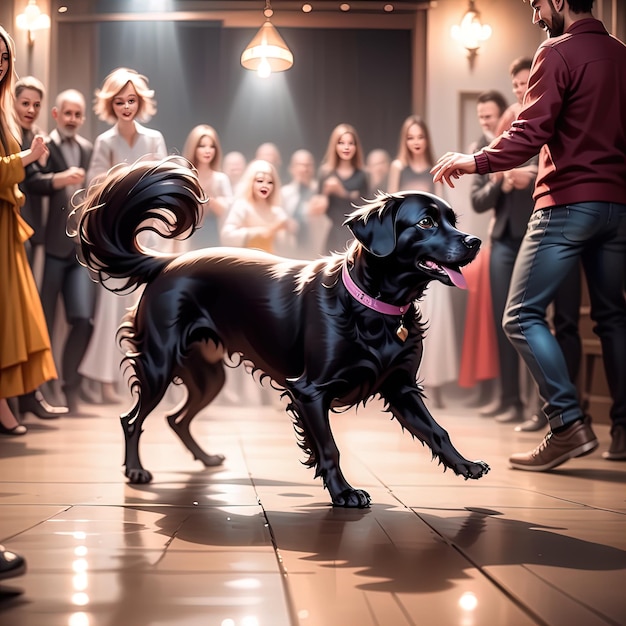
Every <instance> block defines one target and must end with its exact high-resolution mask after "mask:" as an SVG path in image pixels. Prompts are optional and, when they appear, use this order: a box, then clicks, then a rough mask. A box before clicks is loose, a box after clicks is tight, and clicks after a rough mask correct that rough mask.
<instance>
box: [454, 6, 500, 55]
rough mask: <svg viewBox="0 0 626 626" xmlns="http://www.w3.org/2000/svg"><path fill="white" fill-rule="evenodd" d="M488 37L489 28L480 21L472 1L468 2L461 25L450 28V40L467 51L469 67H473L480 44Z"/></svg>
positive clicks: (489, 35) (489, 34) (489, 33)
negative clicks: (453, 40)
mask: <svg viewBox="0 0 626 626" xmlns="http://www.w3.org/2000/svg"><path fill="white" fill-rule="evenodd" d="M489 37H491V26H489V25H488V24H483V23H482V22H481V21H480V13H479V12H478V10H477V9H476V7H475V5H474V0H469V8H468V9H467V11H466V12H465V15H464V16H463V19H462V20H461V23H460V24H459V25H458V26H453V27H452V38H453V39H455V40H456V41H458V42H459V43H460V44H461V45H462V46H463V47H464V48H465V49H466V50H467V58H468V59H469V63H470V67H473V66H474V60H475V59H476V55H477V54H478V49H479V48H480V46H481V44H482V43H483V42H484V41H487V39H489Z"/></svg>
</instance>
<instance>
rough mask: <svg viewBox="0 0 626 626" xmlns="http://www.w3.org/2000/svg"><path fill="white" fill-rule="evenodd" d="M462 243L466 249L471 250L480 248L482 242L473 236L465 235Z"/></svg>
mask: <svg viewBox="0 0 626 626" xmlns="http://www.w3.org/2000/svg"><path fill="white" fill-rule="evenodd" d="M463 243H464V244H465V246H466V247H467V248H469V249H470V250H473V249H474V248H478V247H480V244H481V243H482V241H481V240H480V239H479V238H478V237H474V235H465V237H464V238H463Z"/></svg>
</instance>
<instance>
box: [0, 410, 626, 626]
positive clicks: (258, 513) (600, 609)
mask: <svg viewBox="0 0 626 626" xmlns="http://www.w3.org/2000/svg"><path fill="white" fill-rule="evenodd" d="M165 408H166V407H164V409H165ZM119 409H120V407H89V412H90V415H88V416H84V417H66V418H63V419H60V420H58V421H55V422H44V421H40V420H36V419H35V418H34V417H32V416H29V417H28V419H27V422H26V423H27V425H28V426H29V428H30V430H29V433H28V434H27V435H26V436H25V437H21V438H9V437H1V438H0V541H1V542H2V543H4V544H5V545H7V546H8V547H10V548H11V549H13V550H15V551H17V552H19V553H21V554H23V555H24V556H25V557H26V558H27V560H28V572H27V574H26V575H25V576H23V577H20V578H15V579H9V580H5V581H4V582H3V584H1V585H0V624H2V626H5V625H6V626H195V625H198V626H200V625H202V626H283V625H284V626H353V625H354V626H402V625H406V626H418V625H419V626H448V625H450V626H523V625H526V624H540V625H543V626H546V625H547V626H561V625H563V626H595V625H601V624H611V625H614V626H615V625H622V624H626V593H625V587H624V581H625V580H626V489H625V483H626V464H624V463H610V462H607V461H604V460H603V459H602V458H601V456H600V453H601V452H602V450H604V449H606V447H607V445H608V440H609V434H608V427H606V426H597V427H596V430H597V433H598V436H599V437H600V440H601V447H600V449H599V450H598V451H597V452H595V453H594V454H593V455H591V456H589V457H586V458H583V459H577V460H575V461H571V462H570V463H568V464H566V465H564V466H562V468H559V469H557V470H554V471H552V472H550V473H544V474H535V473H525V472H518V471H513V470H510V469H508V468H507V463H506V459H507V456H508V454H510V453H511V452H513V451H521V450H525V449H527V448H529V447H532V446H533V445H534V444H535V443H536V442H538V441H539V439H540V438H541V435H540V434H526V435H521V434H514V433H513V431H512V427H511V426H510V425H503V424H498V423H495V422H494V421H493V420H487V419H481V418H479V417H476V412H475V411H474V410H469V409H464V408H463V407H462V406H460V405H458V403H457V406H456V407H454V406H453V407H452V408H449V409H447V410H441V411H435V414H436V416H437V418H438V420H439V421H440V422H441V423H442V424H443V425H444V426H445V428H446V429H447V430H448V431H449V432H450V434H451V436H452V439H453V441H454V443H455V445H456V447H457V448H459V450H461V452H462V453H464V454H465V455H466V456H467V457H469V458H483V459H485V460H486V461H487V462H489V463H490V465H491V467H492V471H491V473H490V474H489V475H487V476H486V477H485V478H483V479H482V480H480V481H475V482H469V481H468V482H465V481H463V480H462V479H459V478H457V477H455V476H453V475H452V474H451V473H450V472H446V473H443V472H442V471H441V468H439V467H438V466H437V465H436V464H434V463H431V462H430V454H429V452H428V450H426V449H424V448H422V446H421V445H420V444H419V443H417V442H415V441H412V440H411V438H410V437H409V436H408V435H406V434H403V433H402V432H401V429H400V428H399V426H398V425H397V423H395V422H392V421H390V420H389V416H388V415H386V414H384V413H381V411H380V406H379V405H377V404H376V403H374V404H372V405H370V406H368V407H367V408H366V409H360V410H359V411H356V412H355V411H351V412H349V413H347V414H344V415H337V416H334V417H333V426H334V431H335V435H336V438H337V441H338V444H339V447H340V450H341V451H342V463H343V469H344V473H345V474H346V476H347V477H348V479H349V480H350V481H351V482H352V483H353V485H354V486H359V487H363V488H365V489H367V490H368V491H369V492H370V494H371V496H372V501H373V504H372V507H371V508H370V509H366V510H344V509H333V508H332V507H330V506H329V504H328V502H329V500H328V496H327V493H326V492H325V491H324V490H323V488H322V485H321V483H320V481H319V480H314V479H313V472H312V471H311V470H308V469H306V468H305V467H303V466H302V465H301V463H300V461H301V460H302V453H301V452H300V450H299V448H298V447H297V445H296V443H295V437H294V433H293V430H292V426H291V423H290V419H289V417H288V416H287V415H286V414H284V413H283V412H282V411H281V410H278V409H275V408H269V407H263V408H259V409H253V408H234V407H223V406H222V407H218V406H215V407H211V408H210V409H208V410H207V411H206V412H205V413H204V414H202V415H201V416H200V417H199V418H198V419H197V420H196V423H195V424H194V426H193V429H194V432H195V433H196V434H197V435H198V437H199V438H200V440H201V441H203V442H204V443H205V445H206V446H207V448H208V449H209V450H210V451H217V452H222V453H224V454H226V456H227V458H226V462H225V464H224V466H223V467H221V468H217V469H204V468H203V467H202V466H201V465H200V464H199V463H198V462H194V461H193V460H192V458H191V456H190V455H189V454H188V453H187V452H186V451H185V450H184V449H183V447H182V445H181V444H180V443H179V442H178V441H177V439H176V438H175V437H174V436H173V434H172V433H171V432H170V431H169V429H168V427H167V424H166V423H165V420H164V419H163V412H164V410H160V411H158V412H157V413H160V414H155V415H153V416H151V418H150V419H149V420H148V421H147V422H146V424H145V426H146V430H145V433H144V435H143V439H142V459H143V461H144V464H145V465H146V467H148V468H149V469H151V470H152V471H153V473H154V482H153V483H152V484H150V485H143V486H131V485H128V484H126V480H125V478H124V476H123V472H122V468H121V462H122V439H123V438H122V431H121V428H120V426H119V422H118V419H117V413H118V410H119Z"/></svg>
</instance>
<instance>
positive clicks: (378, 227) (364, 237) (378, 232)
mask: <svg viewBox="0 0 626 626" xmlns="http://www.w3.org/2000/svg"><path fill="white" fill-rule="evenodd" d="M396 205H397V201H396V200H395V199H394V198H390V199H389V200H387V202H386V203H385V206H384V208H383V210H382V211H380V210H373V211H372V212H371V213H369V214H367V215H364V214H360V215H354V214H353V216H352V217H351V218H350V219H349V220H347V221H346V222H345V224H346V226H347V227H348V228H349V229H350V230H351V232H352V234H353V235H354V237H355V238H356V240H357V241H358V242H359V243H360V244H361V245H362V246H363V247H364V248H365V249H366V250H367V251H368V252H371V253H372V254H373V255H374V256H378V257H385V256H389V255H390V254H391V253H392V252H393V251H394V250H395V248H396V213H397V206H396Z"/></svg>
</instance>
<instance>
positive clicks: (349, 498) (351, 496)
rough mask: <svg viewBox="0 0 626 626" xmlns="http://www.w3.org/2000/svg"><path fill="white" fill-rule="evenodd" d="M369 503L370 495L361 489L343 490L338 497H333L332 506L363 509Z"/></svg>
mask: <svg viewBox="0 0 626 626" xmlns="http://www.w3.org/2000/svg"><path fill="white" fill-rule="evenodd" d="M371 501H372V499H371V498H370V494H369V493H367V491H363V489H344V491H342V492H341V493H340V494H339V495H336V496H334V497H333V506H343V507H346V508H352V509H365V508H367V507H368V506H369V505H370V502H371Z"/></svg>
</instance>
